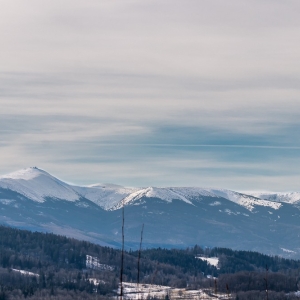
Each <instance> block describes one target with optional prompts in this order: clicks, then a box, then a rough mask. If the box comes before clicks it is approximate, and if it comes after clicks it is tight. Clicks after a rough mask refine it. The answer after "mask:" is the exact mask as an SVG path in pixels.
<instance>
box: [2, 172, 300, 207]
mask: <svg viewBox="0 0 300 300" xmlns="http://www.w3.org/2000/svg"><path fill="white" fill-rule="evenodd" d="M0 188H3V189H10V190H12V191H15V192H18V193H19V194H21V195H24V196H25V197H27V198H29V199H31V200H33V201H37V202H44V201H45V200H46V199H47V198H54V199H62V200H67V201H79V200H80V199H81V198H85V199H87V200H90V201H92V202H94V203H95V204H97V205H98V206H100V207H101V208H103V209H105V210H117V209H120V208H121V207H122V205H139V204H141V199H145V198H158V199H161V200H163V201H166V202H167V203H171V202H172V201H173V200H180V201H183V202H184V203H186V204H189V205H194V202H195V201H201V199H202V198H203V197H213V198H220V199H221V198H225V199H227V200H229V201H232V202H234V203H236V204H238V205H241V206H243V207H245V208H246V209H248V210H249V211H253V209H254V208H255V207H256V206H265V207H270V208H272V209H279V208H280V207H281V203H279V202H289V203H294V202H296V201H298V200H299V199H300V194H299V193H290V194H289V196H287V195H282V196H280V195H279V194H276V197H277V198H276V197H275V198H274V199H273V198H272V197H273V196H274V195H269V198H264V199H267V200H263V199H258V198H256V197H255V196H253V195H245V194H241V193H238V192H234V191H230V190H221V189H203V188H197V187H165V188H157V187H148V188H127V187H123V186H119V185H114V184H94V185H90V186H75V185H69V184H67V183H65V182H63V181H61V180H59V179H57V178H55V177H53V176H52V175H50V174H49V173H47V172H45V171H43V170H41V169H38V168H36V167H33V168H27V169H22V170H20V171H17V172H14V173H10V174H8V175H4V176H2V177H0ZM261 197H262V196H261V195H259V198H261ZM280 197H281V198H280ZM288 197H289V198H288ZM286 199H292V200H286Z"/></svg>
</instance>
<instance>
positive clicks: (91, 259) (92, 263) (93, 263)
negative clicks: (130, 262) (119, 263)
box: [85, 255, 115, 271]
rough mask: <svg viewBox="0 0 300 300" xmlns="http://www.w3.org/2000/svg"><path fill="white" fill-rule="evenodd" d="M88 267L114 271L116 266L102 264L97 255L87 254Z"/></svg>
mask: <svg viewBox="0 0 300 300" xmlns="http://www.w3.org/2000/svg"><path fill="white" fill-rule="evenodd" d="M85 264H86V267H87V268H89V269H96V270H101V271H105V270H107V271H113V270H114V269H115V267H114V266H110V265H106V264H101V263H100V259H99V258H98V257H95V256H91V255H87V256H86V263H85Z"/></svg>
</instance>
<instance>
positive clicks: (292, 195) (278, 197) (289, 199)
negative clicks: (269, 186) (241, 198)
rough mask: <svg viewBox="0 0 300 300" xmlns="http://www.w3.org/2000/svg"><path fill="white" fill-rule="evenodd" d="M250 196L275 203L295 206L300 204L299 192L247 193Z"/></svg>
mask: <svg viewBox="0 0 300 300" xmlns="http://www.w3.org/2000/svg"><path fill="white" fill-rule="evenodd" d="M249 194H250V195H252V196H254V197H257V198H260V199H265V200H270V201H275V202H284V203H291V204H296V203H300V192H287V193H272V192H249Z"/></svg>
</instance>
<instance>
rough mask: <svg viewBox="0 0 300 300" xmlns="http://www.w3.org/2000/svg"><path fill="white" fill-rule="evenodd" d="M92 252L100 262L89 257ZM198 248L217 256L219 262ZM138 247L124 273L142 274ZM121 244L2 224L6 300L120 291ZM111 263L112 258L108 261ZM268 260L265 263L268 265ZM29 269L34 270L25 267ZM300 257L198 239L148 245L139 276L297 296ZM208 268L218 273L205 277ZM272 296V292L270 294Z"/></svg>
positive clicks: (0, 256)
mask: <svg viewBox="0 0 300 300" xmlns="http://www.w3.org/2000/svg"><path fill="white" fill-rule="evenodd" d="M86 255H90V256H93V257H95V258H97V259H98V262H99V263H101V265H102V266H104V267H102V268H94V269H92V268H90V267H89V266H87V265H86ZM197 256H207V257H218V258H219V266H218V268H216V267H214V266H211V265H209V264H208V263H207V262H206V261H203V260H200V259H196V258H195V257H197ZM137 259H138V252H137V251H129V252H125V257H124V275H123V279H124V281H128V282H136V281H137V273H138V272H137ZM120 261H121V252H120V251H119V250H116V249H112V248H109V247H102V246H99V245H95V244H92V243H89V242H86V241H78V240H76V239H71V238H66V237H64V236H58V235H54V234H49V233H38V232H30V231H26V230H18V229H14V228H9V227H4V226H0V300H3V299H25V298H28V299H41V298H42V299H48V298H49V299H50V298H51V297H52V299H54V298H53V297H55V299H92V298H93V299H94V297H95V294H98V299H101V298H103V297H104V298H107V297H112V296H115V295H116V291H117V288H118V283H119V276H120ZM105 266H109V268H106V267H105ZM266 266H267V268H266ZM13 269H17V270H26V271H29V272H32V273H34V274H36V275H31V276H28V275H26V276H25V275H22V274H21V273H20V272H18V271H15V270H13ZM299 271H300V262H299V261H296V260H288V259H283V258H280V257H270V256H267V255H262V254H259V253H256V252H251V251H233V250H230V249H224V248H213V249H208V248H206V249H203V248H201V247H199V246H195V247H192V248H188V249H184V250H178V249H172V250H168V249H161V248H158V249H146V250H143V251H142V253H141V259H140V281H141V283H150V284H151V283H153V284H162V285H168V286H171V287H178V288H189V289H200V288H205V289H208V290H210V289H211V290H213V289H217V290H218V291H219V292H224V293H226V292H228V288H229V289H230V291H231V292H232V293H234V295H236V297H237V298H236V299H264V298H263V297H265V294H264V293H265V292H266V280H267V286H268V290H269V299H285V297H287V295H288V297H289V298H288V299H293V297H294V296H293V295H292V294H291V292H295V291H297V290H298V283H299V281H300V278H299V274H300V272H299ZM207 275H211V276H214V277H217V278H218V279H217V280H215V279H214V278H212V277H210V278H207ZM272 297H273V298H272Z"/></svg>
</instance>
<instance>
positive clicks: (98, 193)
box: [72, 184, 138, 210]
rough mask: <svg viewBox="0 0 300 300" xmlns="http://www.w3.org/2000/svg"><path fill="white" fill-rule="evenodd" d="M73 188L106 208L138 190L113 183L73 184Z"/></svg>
mask: <svg viewBox="0 0 300 300" xmlns="http://www.w3.org/2000/svg"><path fill="white" fill-rule="evenodd" d="M72 188H73V189H74V190H75V191H76V192H78V194H80V195H81V196H82V197H84V198H86V199H88V200H90V201H92V202H94V203H95V204H97V205H99V206H100V207H102V208H104V209H106V210H108V209H110V208H111V207H113V206H115V205H117V204H118V203H120V202H121V201H122V199H124V198H126V197H127V196H128V195H130V194H132V193H134V192H136V191H137V190H138V189H136V188H126V187H123V186H119V185H113V184H105V185H100V184H97V185H91V186H88V187H82V186H72Z"/></svg>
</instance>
